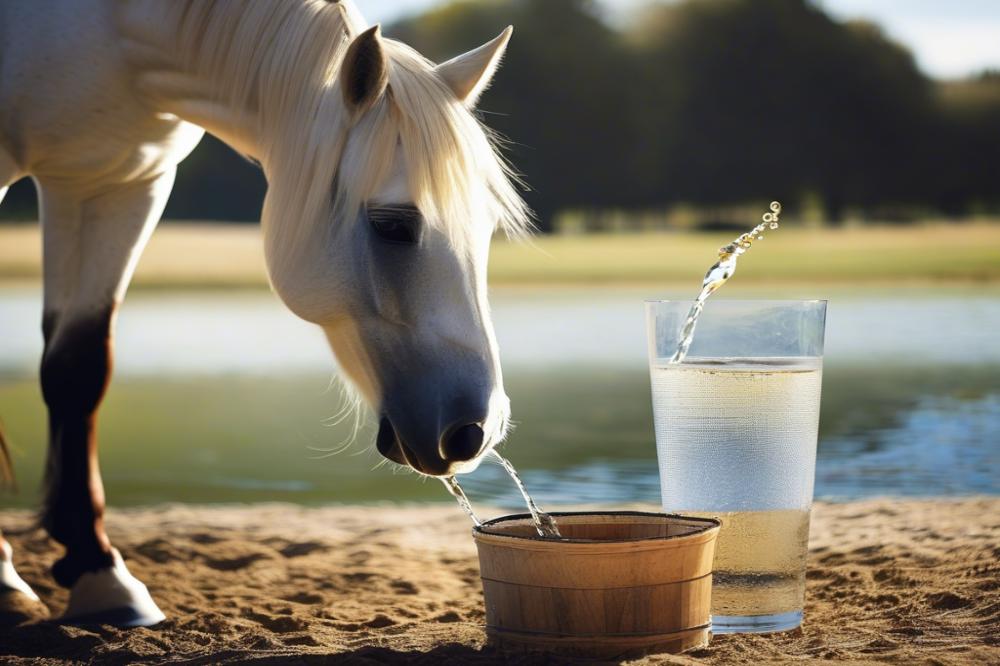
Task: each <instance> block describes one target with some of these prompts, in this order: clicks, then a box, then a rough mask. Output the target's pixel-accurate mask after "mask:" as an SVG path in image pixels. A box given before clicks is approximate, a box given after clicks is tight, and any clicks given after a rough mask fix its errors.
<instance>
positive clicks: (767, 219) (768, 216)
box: [760, 213, 774, 222]
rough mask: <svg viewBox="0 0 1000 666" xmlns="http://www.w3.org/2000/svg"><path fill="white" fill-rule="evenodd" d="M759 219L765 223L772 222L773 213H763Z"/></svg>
mask: <svg viewBox="0 0 1000 666" xmlns="http://www.w3.org/2000/svg"><path fill="white" fill-rule="evenodd" d="M760 219H762V220H764V221H765V222H774V213H764V214H763V215H761V216H760Z"/></svg>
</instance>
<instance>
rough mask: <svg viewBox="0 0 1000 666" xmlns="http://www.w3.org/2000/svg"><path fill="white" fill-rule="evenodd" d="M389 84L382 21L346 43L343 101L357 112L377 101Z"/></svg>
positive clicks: (354, 112) (342, 78) (341, 75)
mask: <svg viewBox="0 0 1000 666" xmlns="http://www.w3.org/2000/svg"><path fill="white" fill-rule="evenodd" d="M388 84H389V63H388V61H387V60H386V57H385V51H383V50H382V30H381V27H380V26H379V25H377V24H376V25H374V26H372V27H371V28H368V29H367V30H365V31H364V32H362V33H361V34H360V35H358V36H357V37H355V38H354V41H353V42H351V45H350V46H348V47H347V54H346V55H344V62H343V64H342V65H341V68H340V88H341V90H342V91H343V94H344V103H345V104H346V105H347V108H348V109H350V110H351V112H352V113H353V114H354V115H355V116H358V115H360V114H362V113H364V112H365V111H367V110H368V109H369V108H370V107H371V105H372V104H374V103H375V102H376V101H377V100H378V98H379V97H381V96H382V93H384V92H385V87H386V86H387V85H388Z"/></svg>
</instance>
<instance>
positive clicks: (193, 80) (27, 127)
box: [0, 0, 528, 626]
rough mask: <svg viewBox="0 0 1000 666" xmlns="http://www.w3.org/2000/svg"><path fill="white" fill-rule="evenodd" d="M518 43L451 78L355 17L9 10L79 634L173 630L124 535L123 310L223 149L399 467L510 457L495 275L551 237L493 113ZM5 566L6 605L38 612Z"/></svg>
mask: <svg viewBox="0 0 1000 666" xmlns="http://www.w3.org/2000/svg"><path fill="white" fill-rule="evenodd" d="M510 32H511V29H510V28H507V29H506V30H505V31H504V32H503V33H502V34H501V35H499V36H498V37H497V38H495V39H494V40H492V41H491V42H489V43H487V44H485V45H484V46H481V47H479V48H477V49H475V50H473V51H470V52H469V53H466V54H464V55H461V56H459V57H457V58H455V59H453V60H450V61H448V62H446V63H443V64H441V65H437V66H435V65H434V64H433V63H431V62H429V61H428V60H426V59H425V58H423V57H422V56H420V55H419V54H418V53H416V52H415V51H413V50H412V49H410V48H408V47H406V46H405V45H403V44H401V43H398V42H395V41H392V40H389V39H385V38H383V37H382V36H381V35H380V32H379V28H378V26H375V27H371V28H367V29H366V26H365V25H364V24H363V22H362V19H361V17H360V15H359V14H358V12H357V10H356V9H355V8H354V7H353V5H352V4H351V3H350V1H349V0H344V1H343V2H337V1H329V2H328V1H324V0H242V1H237V0H48V1H42V0H5V1H4V2H2V3H0V198H2V196H3V193H4V192H5V191H6V188H7V186H8V185H10V183H12V182H14V181H16V180H17V179H19V178H21V177H22V176H26V175H30V176H31V177H32V178H33V179H34V181H35V183H36V185H37V188H38V192H39V198H40V207H41V218H42V219H41V224H42V231H43V236H44V243H43V246H44V247H43V256H44V279H45V286H44V318H43V324H42V328H43V333H44V337H45V352H44V355H43V358H42V366H41V383H42V391H43V395H44V398H45V401H46V404H47V406H48V409H49V423H50V442H49V454H48V455H49V458H48V466H47V475H46V476H47V479H46V482H47V499H46V502H45V506H44V509H43V511H42V524H43V525H44V527H45V528H46V529H47V531H48V533H49V534H50V535H51V536H52V537H53V538H54V539H56V540H57V541H59V542H60V543H62V544H63V545H64V546H65V547H66V553H65V556H64V557H63V558H62V559H60V560H59V561H58V562H56V564H55V565H54V566H53V575H54V576H55V579H56V581H57V582H58V583H60V584H61V585H63V586H65V587H69V588H70V600H69V605H68V608H67V609H66V611H65V613H64V614H63V618H64V619H65V620H68V621H71V622H81V623H83V622H109V623H114V624H119V625H125V626H134V625H149V624H154V623H156V622H158V621H160V620H162V619H163V614H162V613H161V612H160V610H159V609H158V608H157V606H156V604H155V603H154V602H153V600H152V598H151V597H150V595H149V593H148V592H147V590H146V588H145V586H144V585H143V584H142V583H141V582H139V581H138V580H136V579H135V578H134V577H132V576H131V575H130V574H129V572H128V570H127V568H126V566H125V564H124V562H123V561H122V559H121V557H120V555H119V554H118V552H117V551H116V550H115V549H114V548H113V547H112V545H111V543H110V542H109V540H108V537H107V535H106V533H105V530H104V526H103V513H104V493H103V489H102V485H101V477H100V472H99V469H98V461H97V441H96V438H95V433H94V424H95V420H96V414H97V410H98V406H99V405H100V402H101V398H102V396H103V394H104V390H105V387H106V385H107V383H108V380H109V378H110V368H111V358H112V334H113V329H114V321H115V312H116V310H117V308H118V304H119V303H120V302H121V300H122V298H123V296H124V294H125V290H126V287H127V286H128V283H129V280H130V278H131V276H132V273H133V270H134V268H135V266H136V263H137V262H138V260H139V255H140V253H141V252H142V249H143V246H144V245H145V244H146V241H147V240H148V238H149V236H150V234H151V233H152V232H153V228H154V227H155V226H156V223H157V221H158V219H159V217H160V215H161V213H162V211H163V206H164V204H165V202H166V200H167V196H168V195H169V194H170V189H171V186H172V184H173V180H174V172H175V168H176V165H177V163H178V162H180V161H181V160H182V159H184V158H185V157H186V156H187V155H188V153H190V152H191V150H192V149H193V148H194V147H195V144H197V143H198V141H199V140H200V139H201V137H202V134H203V132H204V131H208V132H211V133H212V134H214V135H215V136H217V137H219V138H220V139H222V140H223V141H225V142H226V143H228V144H229V145H230V146H232V147H233V148H235V149H236V150H238V151H240V152H242V153H243V154H245V155H247V156H250V157H252V158H253V159H255V160H257V161H258V162H259V163H260V165H261V167H262V168H263V170H264V173H265V175H266V177H267V181H268V185H269V187H268V192H267V197H266V199H265V201H264V209H263V212H262V216H261V224H262V227H263V236H264V243H265V254H266V258H267V268H268V272H269V275H270V279H271V284H272V286H273V288H274V290H275V291H276V292H277V293H278V295H279V296H280V298H281V299H282V300H283V301H284V302H285V304H287V306H288V307H289V308H290V309H291V310H292V311H293V312H294V313H296V314H297V315H299V316H300V317H302V318H303V319H306V320H308V321H310V322H314V323H316V324H319V325H320V326H322V327H323V330H324V331H325V332H326V335H327V337H328V339H329V341H330V344H331V346H332V348H333V350H334V353H335V355H336V356H337V358H338V360H339V362H340V365H341V367H342V369H343V371H344V372H345V373H346V375H347V376H348V377H349V378H350V379H351V380H352V381H353V384H354V386H355V387H356V389H357V391H358V392H359V393H360V395H361V396H362V397H363V398H364V399H365V400H366V401H367V402H368V403H369V404H370V405H371V407H372V408H373V409H374V410H375V411H376V413H378V414H379V415H380V419H381V420H380V427H379V433H378V439H377V446H378V450H379V451H380V452H381V453H382V454H383V455H385V456H386V457H387V458H389V459H391V460H393V461H396V462H398V463H400V464H406V465H409V466H410V467H412V468H414V469H415V470H417V471H418V472H422V473H424V474H428V475H434V476H444V475H450V474H454V473H456V472H464V471H468V470H470V469H472V468H474V467H475V466H476V465H477V464H478V461H479V460H480V458H481V457H482V455H483V454H484V453H486V452H487V451H488V450H489V449H490V448H491V447H492V446H494V445H496V444H497V443H498V442H499V441H500V440H501V439H502V438H503V437H504V435H505V431H506V429H507V424H508V418H509V401H508V399H507V397H506V395H505V393H504V390H503V383H502V379H501V373H500V364H499V360H498V354H497V345H496V340H495V338H494V334H493V326H492V323H491V320H490V313H489V307H488V303H487V297H486V263H487V255H488V253H489V244H490V239H491V237H492V236H493V234H494V232H495V231H496V230H497V229H498V228H501V229H504V230H506V231H508V232H513V233H519V232H521V231H523V230H524V229H525V227H526V225H527V218H528V214H527V211H526V209H525V207H524V205H523V203H522V201H521V199H520V198H519V196H518V194H517V192H516V190H515V188H514V187H513V186H512V184H511V178H510V174H509V172H508V169H507V168H506V166H505V163H504V162H503V160H502V159H501V158H499V157H498V156H497V154H496V152H495V150H494V148H493V146H492V144H491V141H490V137H489V134H488V132H486V131H485V130H484V129H483V127H482V126H481V125H480V124H479V123H478V122H477V120H476V119H475V117H474V115H473V114H472V112H471V109H472V107H473V105H474V104H475V102H476V99H477V97H478V96H479V94H480V93H481V92H482V90H483V89H484V88H485V87H486V86H487V85H488V83H489V81H490V78H491V77H492V75H493V72H494V70H495V69H496V66H497V63H498V61H499V60H500V58H501V56H502V53H503V51H504V49H505V47H506V44H507V40H508V38H509V37H510ZM136 446H142V442H136ZM0 546H2V548H0V591H5V594H0V599H7V600H11V599H14V598H15V597H17V596H18V595H22V596H21V598H20V601H24V597H34V593H33V592H32V591H31V589H30V587H28V586H27V585H26V584H25V583H24V581H23V580H22V579H20V578H19V577H18V575H17V573H16V572H15V570H14V567H13V564H12V560H11V549H10V546H9V544H7V543H6V542H4V541H3V539H2V537H0ZM0 610H2V609H0Z"/></svg>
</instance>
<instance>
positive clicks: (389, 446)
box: [375, 416, 407, 465]
mask: <svg viewBox="0 0 1000 666" xmlns="http://www.w3.org/2000/svg"><path fill="white" fill-rule="evenodd" d="M375 448H377V449H378V452H379V453H381V454H382V455H383V456H385V457H386V458H388V459H389V460H391V461H393V462H397V463H399V464H400V465H405V464H407V463H406V458H404V457H403V452H402V451H401V450H400V447H399V440H398V439H396V431H395V430H394V429H393V427H392V424H391V423H389V419H387V418H386V417H384V416H383V417H382V420H381V421H379V424H378V437H376V438H375Z"/></svg>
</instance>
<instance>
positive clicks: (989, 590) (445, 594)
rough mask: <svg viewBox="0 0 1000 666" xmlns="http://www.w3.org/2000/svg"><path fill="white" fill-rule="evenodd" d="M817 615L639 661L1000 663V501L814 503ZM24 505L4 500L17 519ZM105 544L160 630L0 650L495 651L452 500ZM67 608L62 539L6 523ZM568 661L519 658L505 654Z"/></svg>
mask: <svg viewBox="0 0 1000 666" xmlns="http://www.w3.org/2000/svg"><path fill="white" fill-rule="evenodd" d="M813 515H814V519H813V530H812V540H811V552H810V561H809V575H808V579H809V589H808V603H807V606H806V614H807V615H806V617H807V620H806V622H807V624H806V625H805V627H804V628H803V629H802V630H800V631H795V632H789V633H786V634H779V635H770V636H736V637H729V636H719V637H716V638H714V639H713V641H712V644H711V646H710V647H709V648H707V649H704V650H700V651H697V652H695V653H693V654H688V655H684V656H674V657H670V656H654V657H648V658H646V659H644V660H641V661H640V662H638V663H685V664H691V663H699V664H700V663H707V664H754V665H758V664H774V663H792V662H795V663H803V662H809V663H814V662H822V661H824V660H828V661H831V662H837V663H844V662H853V663H872V662H894V663H902V664H918V663H921V664H922V663H926V664H987V663H1000V591H998V590H1000V563H998V562H1000V498H988V499H984V498H979V499H964V500H931V501H926V500H925V501H898V500H876V501H866V502H859V503H850V504H839V505H831V504H821V505H818V506H817V507H816V510H815V511H814V514H813ZM30 519H31V518H30V516H29V515H28V514H26V513H23V512H6V513H0V525H3V526H4V527H5V528H6V529H8V530H13V529H17V528H25V527H27V526H28V525H29V524H30ZM109 531H110V533H111V535H112V539H113V540H114V541H115V543H116V544H117V545H118V547H119V548H120V549H121V550H122V552H123V554H124V555H125V558H126V560H127V561H128V563H129V566H130V567H131V569H132V571H133V572H134V573H135V574H136V575H137V576H139V577H140V578H141V579H142V580H144V581H145V582H146V583H147V585H148V586H149V588H150V590H151V591H152V593H153V596H154V597H155V598H156V599H157V601H158V602H159V603H160V606H161V607H162V608H163V610H164V611H165V612H166V614H167V616H168V618H169V619H168V620H167V621H166V622H165V623H163V624H162V625H160V626H158V627H155V628H152V629H133V630H119V629H114V628H111V627H90V628H86V629H84V628H78V627H64V626H59V625H56V624H53V623H47V622H40V623H33V624H28V625H23V626H21V627H17V628H13V629H0V662H2V663H8V664H20V663H36V662H38V663H66V662H76V661H89V662H94V663H101V664H119V663H135V662H148V663H160V662H167V661H169V662H183V663H195V664H216V663H233V662H241V663H243V662H247V661H257V662H261V663H287V662H291V663H299V664H313V663H360V664H374V663H403V662H405V663H417V664H440V663H455V664H491V663H501V662H503V661H504V660H503V658H502V657H501V655H498V654H496V653H495V652H494V651H493V650H492V649H491V648H489V647H488V646H486V645H485V644H484V643H485V637H484V634H483V630H482V622H483V616H484V614H483V604H482V595H481V592H480V587H479V579H478V575H479V570H478V564H477V559H476V554H475V548H474V546H473V543H472V539H471V538H470V536H469V525H468V523H467V521H466V520H465V519H464V517H463V516H462V515H461V514H460V513H459V512H458V509H457V508H453V507H450V506H434V507H430V508H428V507H412V508H393V507H380V508H357V507H343V508H320V509H306V508H301V507H296V506H287V505H265V506H249V507H221V508H220V507H207V508H205V507H188V506H169V507H162V508H155V509H143V510H135V511H120V510H119V511H113V512H112V514H111V517H110V520H109ZM10 541H11V543H12V544H13V545H14V548H15V558H16V562H17V565H18V568H19V570H20V571H21V574H22V576H23V577H24V578H25V579H26V580H27V581H28V582H29V583H31V584H32V585H33V586H34V588H35V590H36V591H37V592H38V594H39V595H40V596H41V597H42V599H43V600H44V601H45V603H46V604H47V605H48V606H49V608H51V609H52V610H53V612H54V613H58V612H59V610H61V609H62V607H63V606H64V604H65V602H66V592H65V591H64V590H61V589H58V588H57V587H55V586H54V585H53V583H52V582H51V579H50V578H49V577H48V576H47V575H46V570H47V568H48V566H49V564H50V563H51V562H52V561H53V560H54V559H55V558H56V557H57V554H58V549H57V548H56V547H55V546H54V545H53V544H52V543H51V542H49V541H48V540H47V539H46V538H44V536H43V535H42V534H41V533H40V532H33V533H28V534H22V535H20V536H10ZM538 662H542V663H562V662H561V661H560V660H555V659H548V660H545V659H526V658H523V657H521V658H515V659H512V660H507V663H538Z"/></svg>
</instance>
